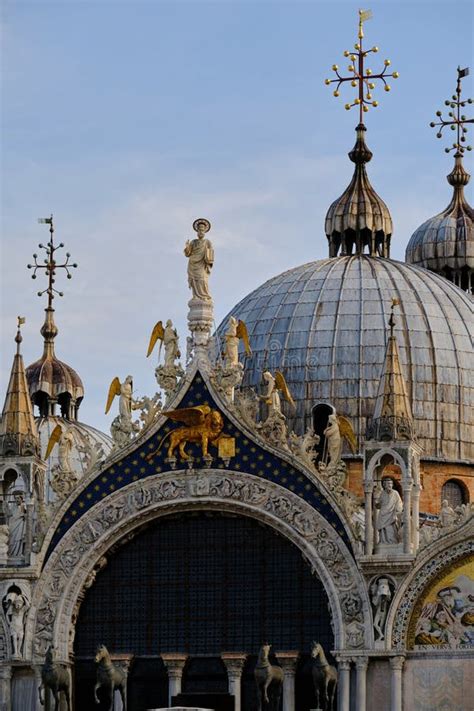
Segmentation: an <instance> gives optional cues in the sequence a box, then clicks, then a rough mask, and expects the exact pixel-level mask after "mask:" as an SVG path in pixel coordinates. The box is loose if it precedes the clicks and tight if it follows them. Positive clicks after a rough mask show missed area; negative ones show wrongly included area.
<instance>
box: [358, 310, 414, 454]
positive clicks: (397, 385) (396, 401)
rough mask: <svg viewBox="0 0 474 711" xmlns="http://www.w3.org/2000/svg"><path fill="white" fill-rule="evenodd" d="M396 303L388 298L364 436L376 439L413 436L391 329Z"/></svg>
mask: <svg viewBox="0 0 474 711" xmlns="http://www.w3.org/2000/svg"><path fill="white" fill-rule="evenodd" d="M398 304H399V301H398V299H392V306H391V313H390V319H389V322H388V324H389V328H390V333H389V337H388V343H387V348H386V351H385V361H384V365H383V370H382V375H381V378H380V384H379V389H378V393H377V398H376V401H375V409H374V415H373V418H372V420H371V422H370V423H369V425H368V428H367V434H366V438H367V439H375V440H378V441H384V440H400V439H401V440H407V439H414V430H413V415H412V412H411V406H410V400H409V399H408V394H407V388H406V383H405V378H404V376H403V371H402V367H401V364H400V356H399V353H398V344H397V339H396V337H395V333H394V328H395V316H394V308H395V306H398Z"/></svg>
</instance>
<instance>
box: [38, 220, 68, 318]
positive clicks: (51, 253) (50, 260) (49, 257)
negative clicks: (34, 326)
mask: <svg viewBox="0 0 474 711" xmlns="http://www.w3.org/2000/svg"><path fill="white" fill-rule="evenodd" d="M38 222H39V223H40V224H46V225H49V233H50V238H49V242H48V244H47V245H46V246H45V245H44V244H41V243H40V244H39V245H38V247H39V248H40V249H44V251H45V252H46V259H45V260H44V261H43V264H38V255H37V254H33V257H34V260H35V263H34V264H28V265H27V266H28V269H34V272H33V274H32V275H31V278H32V279H36V272H37V271H38V269H44V273H45V275H46V276H47V277H48V286H47V287H46V289H43V291H38V296H43V294H48V308H52V305H53V299H54V295H55V294H57V295H58V296H64V294H63V292H62V291H58V290H57V289H55V288H54V286H53V285H54V283H55V281H56V270H57V269H65V270H66V272H67V278H68V279H72V274H71V272H70V271H69V270H70V269H76V268H77V264H75V263H74V264H71V263H70V262H69V259H70V256H71V255H70V254H69V252H66V261H65V262H64V263H63V264H58V263H57V261H56V257H55V255H56V251H57V250H58V249H61V248H62V247H64V244H63V242H60V243H59V244H58V245H57V246H55V245H54V239H53V235H54V225H53V216H52V215H51V217H39V218H38Z"/></svg>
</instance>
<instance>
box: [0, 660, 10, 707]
mask: <svg viewBox="0 0 474 711" xmlns="http://www.w3.org/2000/svg"><path fill="white" fill-rule="evenodd" d="M11 679H12V669H11V667H10V665H9V664H5V663H3V664H2V665H0V711H10V708H11Z"/></svg>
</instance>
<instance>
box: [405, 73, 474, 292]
mask: <svg viewBox="0 0 474 711" xmlns="http://www.w3.org/2000/svg"><path fill="white" fill-rule="evenodd" d="M457 72H458V78H457V84H456V92H455V93H454V94H453V95H452V97H451V99H446V101H445V102H444V103H445V105H446V106H448V107H449V108H450V109H451V110H450V111H449V112H448V118H446V119H445V118H443V114H442V112H441V111H437V112H436V116H437V118H438V120H437V121H432V122H431V123H430V126H431V127H432V128H435V127H438V132H437V134H436V136H437V138H442V137H443V131H444V130H445V129H446V128H448V127H449V129H450V130H451V131H453V132H455V138H456V140H455V141H454V142H453V143H452V145H451V146H447V147H446V148H445V149H444V150H445V152H446V153H451V151H454V167H453V170H452V171H451V173H449V175H448V176H447V181H448V183H449V184H450V185H452V187H453V197H452V199H451V202H450V203H449V205H448V207H447V208H446V209H445V210H443V212H441V213H440V214H439V215H435V217H431V218H430V219H429V220H427V221H426V222H424V223H423V224H422V225H420V227H418V229H417V230H415V232H414V233H413V235H412V237H411V239H410V242H409V243H408V246H407V249H406V255H405V259H406V261H407V262H408V263H409V264H415V265H417V266H420V267H424V268H425V269H430V270H431V271H434V272H437V273H438V274H442V275H443V276H445V277H446V278H447V279H449V280H450V281H453V282H454V283H455V284H456V285H457V286H460V287H461V289H463V290H464V291H467V292H468V293H469V294H473V293H474V209H473V208H472V207H471V206H470V205H469V203H468V201H467V199H466V196H465V193H464V188H465V186H466V185H467V184H468V183H469V180H470V177H471V176H470V175H469V173H468V172H467V171H466V170H465V168H464V165H463V157H464V153H465V151H466V150H467V151H471V150H472V146H469V145H466V140H467V136H466V134H467V130H468V129H467V124H471V123H474V119H472V118H467V116H465V115H464V114H463V113H462V111H463V109H464V108H465V107H466V105H467V104H472V102H473V99H463V98H462V80H463V79H464V78H465V77H467V76H468V75H469V67H465V68H464V69H461V67H458V69H457Z"/></svg>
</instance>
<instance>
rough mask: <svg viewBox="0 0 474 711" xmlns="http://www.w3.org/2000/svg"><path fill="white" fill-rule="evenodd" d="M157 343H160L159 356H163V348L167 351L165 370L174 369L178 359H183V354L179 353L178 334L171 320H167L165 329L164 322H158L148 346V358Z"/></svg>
mask: <svg viewBox="0 0 474 711" xmlns="http://www.w3.org/2000/svg"><path fill="white" fill-rule="evenodd" d="M157 341H160V348H159V354H161V347H162V346H164V349H165V364H164V365H165V368H174V365H175V363H174V362H175V360H176V359H177V358H180V357H181V353H180V351H179V338H178V333H177V331H176V329H175V328H174V327H173V322H172V320H171V319H168V320H167V322H166V326H165V327H163V321H158V323H157V324H156V326H155V327H154V329H153V331H152V333H151V336H150V343H149V344H148V352H147V354H146V357H147V358H148V356H150V355H151V353H152V352H153V349H154V347H155V345H156V342H157ZM158 358H159V355H158Z"/></svg>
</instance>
